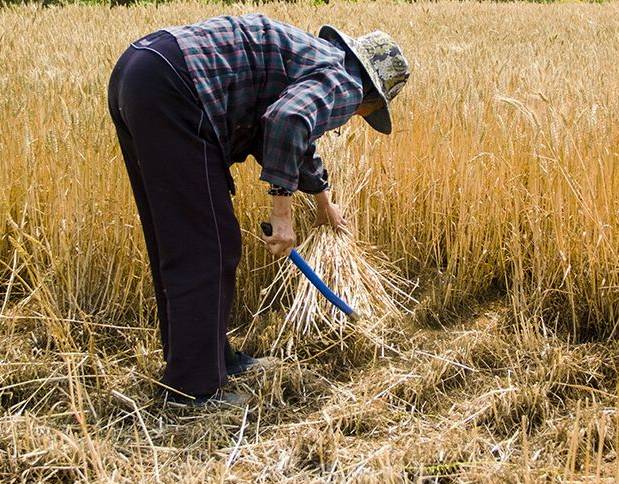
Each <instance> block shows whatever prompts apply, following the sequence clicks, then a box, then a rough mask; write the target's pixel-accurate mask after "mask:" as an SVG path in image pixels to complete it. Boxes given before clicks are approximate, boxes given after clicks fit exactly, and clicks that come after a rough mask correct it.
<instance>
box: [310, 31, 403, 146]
mask: <svg viewBox="0 0 619 484" xmlns="http://www.w3.org/2000/svg"><path fill="white" fill-rule="evenodd" d="M318 37H320V38H322V39H325V40H328V41H330V40H333V39H337V40H339V41H340V42H342V43H343V44H344V45H345V46H346V47H347V48H348V50H349V51H350V52H351V53H352V54H353V55H354V56H355V57H356V58H357V60H358V61H359V62H360V63H361V65H362V66H363V69H364V70H365V72H366V73H367V75H368V77H369V78H370V80H371V81H372V84H373V86H374V89H375V90H376V92H377V93H378V95H379V97H380V98H381V100H382V101H383V106H382V107H381V108H379V109H378V110H376V111H374V112H373V113H372V114H368V115H367V116H364V118H365V120H366V121H367V122H368V124H369V125H370V126H372V128H374V129H375V130H376V131H379V132H381V133H384V134H389V133H391V113H390V112H389V103H390V102H391V100H392V99H393V98H394V97H395V96H396V95H397V94H398V93H399V92H400V91H401V90H402V88H403V87H404V84H405V83H406V80H407V79H408V77H409V75H410V70H409V64H408V61H407V60H406V57H404V54H403V53H402V49H400V47H399V46H398V44H396V42H395V41H394V40H393V39H392V38H391V36H389V34H386V33H385V32H381V31H380V30H376V31H374V32H370V33H369V34H366V35H362V36H361V37H357V38H352V37H349V36H348V35H346V34H344V33H343V32H340V31H339V30H337V29H336V28H335V27H332V26H331V25H323V26H322V27H321V28H320V32H319V33H318Z"/></svg>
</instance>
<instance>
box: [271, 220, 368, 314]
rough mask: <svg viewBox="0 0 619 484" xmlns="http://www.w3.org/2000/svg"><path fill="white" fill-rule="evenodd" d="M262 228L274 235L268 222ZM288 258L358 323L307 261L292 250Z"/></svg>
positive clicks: (351, 311)
mask: <svg viewBox="0 0 619 484" xmlns="http://www.w3.org/2000/svg"><path fill="white" fill-rule="evenodd" d="M260 228H261V229H262V232H263V233H264V235H266V236H267V237H270V236H271V235H273V227H272V226H271V224H270V223H268V222H262V223H261V224H260ZM288 258H289V259H290V260H291V261H292V263H293V264H294V265H295V266H297V267H298V268H299V270H300V271H301V272H302V273H303V275H304V276H305V277H307V279H308V280H309V281H310V282H311V283H312V285H313V286H314V287H315V288H316V289H318V291H320V293H321V294H322V295H323V296H324V297H325V298H327V300H329V302H330V303H331V304H333V305H334V306H335V307H336V308H338V309H339V310H340V311H342V312H343V313H344V314H346V315H347V316H348V317H349V318H350V319H351V320H353V321H358V320H359V319H360V316H359V314H358V313H357V312H355V310H354V309H353V308H351V307H350V306H349V305H348V304H346V303H345V302H344V301H342V299H341V298H340V297H339V296H338V295H337V294H335V293H334V292H333V291H332V290H331V289H330V288H329V286H327V285H326V284H325V283H324V282H323V281H322V279H321V278H320V277H318V274H316V273H315V272H314V270H313V269H312V268H311V267H310V266H309V264H308V263H307V262H305V259H303V257H301V254H299V253H298V252H297V251H296V249H292V251H291V252H290V255H289V256H288Z"/></svg>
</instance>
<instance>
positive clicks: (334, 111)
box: [260, 68, 363, 255]
mask: <svg viewBox="0 0 619 484" xmlns="http://www.w3.org/2000/svg"><path fill="white" fill-rule="evenodd" d="M348 79H349V78H348V74H347V73H346V71H345V70H343V68H342V69H341V70H340V69H338V68H332V69H331V68H327V69H319V70H316V71H315V72H313V73H312V74H311V75H309V76H306V77H305V78H303V79H300V80H298V81H297V82H295V83H294V84H292V85H291V86H289V87H288V88H287V89H286V90H284V92H282V94H281V95H280V97H279V98H278V99H277V100H276V101H275V102H274V103H273V104H271V105H270V106H269V107H268V109H267V110H266V111H265V113H264V115H263V116H262V117H261V123H262V132H263V146H262V148H263V151H262V157H261V158H262V171H261V174H260V179H261V180H264V181H267V182H269V183H270V184H271V185H276V186H278V187H281V188H283V189H285V190H287V191H289V192H290V194H292V193H293V192H294V191H296V190H297V189H298V188H299V178H300V173H301V165H302V164H303V162H304V161H305V156H306V154H307V153H308V150H310V148H311V147H312V145H313V142H314V141H315V139H317V138H318V137H319V136H321V135H322V134H323V133H324V132H325V131H326V130H327V129H332V128H335V127H338V126H341V125H342V124H344V123H345V122H346V121H348V119H350V117H351V116H352V115H353V114H354V112H355V110H356V108H357V107H358V105H359V103H360V102H361V100H362V96H363V92H362V89H361V88H360V87H359V88H358V89H353V88H352V87H350V86H349V84H350V83H348V84H346V81H347V80H348ZM344 85H347V86H348V87H347V89H348V90H345V89H344V88H343V87H342V86H344ZM321 165H322V163H321ZM324 197H325V195H323V196H321V197H320V203H321V207H322V209H323V211H324V212H325V214H326V216H327V220H328V221H331V220H334V221H335V222H336V223H337V224H338V225H339V224H341V219H340V218H338V217H337V216H336V215H337V214H338V213H339V209H338V208H337V207H336V206H334V205H333V204H331V203H328V204H325V203H324V201H325V199H324ZM290 198H291V197H290V196H281V197H280V196H277V195H276V196H273V208H272V212H271V217H270V219H271V223H272V225H273V235H272V236H271V237H266V236H265V237H263V239H264V240H265V241H266V243H267V246H268V248H269V250H270V251H271V252H272V253H273V254H275V255H282V254H289V253H290V250H291V249H292V247H294V244H295V243H296V237H295V235H294V230H293V227H292V208H291V207H292V202H291V200H290ZM327 200H328V198H327Z"/></svg>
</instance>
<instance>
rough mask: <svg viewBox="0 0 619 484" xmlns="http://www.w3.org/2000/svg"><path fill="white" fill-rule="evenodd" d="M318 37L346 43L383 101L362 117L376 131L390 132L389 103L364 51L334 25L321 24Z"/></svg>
mask: <svg viewBox="0 0 619 484" xmlns="http://www.w3.org/2000/svg"><path fill="white" fill-rule="evenodd" d="M318 37H320V38H321V39H325V40H331V39H334V38H335V39H338V40H340V41H341V42H342V43H343V44H344V45H346V47H348V49H349V50H350V52H351V53H352V54H353V55H354V56H355V57H356V58H357V60H358V61H359V63H360V64H361V66H362V67H363V69H364V70H365V72H366V73H367V75H368V77H369V78H370V80H371V81H372V84H373V85H374V88H375V89H376V92H378V94H379V95H380V97H381V99H382V101H383V107H382V108H380V109H378V110H377V111H374V112H373V113H372V114H369V115H367V116H364V117H363V118H364V119H365V120H366V122H367V123H368V124H369V125H370V126H371V127H372V128H374V129H375V130H376V131H378V132H380V133H383V134H390V133H391V129H392V128H391V112H390V111H389V103H388V102H387V98H386V96H385V93H384V92H383V86H382V82H381V81H380V78H379V77H378V73H377V72H376V70H375V69H374V68H373V67H372V63H371V62H370V60H369V59H368V58H367V57H366V55H365V51H364V50H363V49H359V48H358V47H357V45H356V44H357V42H356V41H355V39H353V38H352V37H349V36H348V35H346V34H344V33H342V32H340V31H339V30H337V29H336V28H335V27H332V26H331V25H323V26H322V27H321V28H320V32H319V33H318Z"/></svg>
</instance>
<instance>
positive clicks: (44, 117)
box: [0, 1, 619, 482]
mask: <svg viewBox="0 0 619 484" xmlns="http://www.w3.org/2000/svg"><path fill="white" fill-rule="evenodd" d="M253 11H261V12H264V13H266V14H269V15H271V16H273V17H274V18H277V19H279V20H283V21H286V22H290V23H293V24H295V25H297V26H299V27H301V28H303V29H305V30H308V31H310V32H314V33H315V32H317V31H318V28H319V27H320V25H321V24H323V23H330V24H332V25H335V26H337V27H340V28H341V29H343V30H344V31H346V32H347V33H349V34H351V35H361V34H363V33H366V32H367V31H369V30H373V29H381V30H385V31H387V32H390V33H392V34H393V36H394V37H395V38H396V39H397V40H398V41H399V42H400V43H401V44H402V46H403V48H404V50H405V52H406V54H407V56H408V58H409V59H410V61H411V67H412V77H411V79H410V81H409V82H408V84H407V86H406V88H405V89H404V91H403V92H402V93H401V94H400V96H399V97H398V98H397V100H396V101H395V103H394V125H395V129H394V133H393V135H392V136H390V137H384V136H381V135H378V134H375V133H372V132H371V131H370V130H369V129H368V128H367V127H366V126H365V125H364V124H363V123H361V122H359V121H356V120H355V121H353V122H352V123H350V125H349V126H348V127H347V128H346V129H345V130H342V132H341V134H340V135H339V136H338V135H336V134H329V135H327V136H326V139H325V140H324V143H323V149H322V151H323V154H324V158H325V160H326V163H327V167H328V168H329V169H330V171H331V173H334V174H335V177H336V178H337V172H338V170H342V169H343V168H342V167H344V166H346V167H351V166H352V167H355V169H356V170H358V176H359V177H362V176H365V174H366V173H369V175H368V179H367V184H366V185H365V186H364V187H363V189H362V190H361V192H360V193H359V195H358V196H357V197H356V198H355V204H354V206H348V207H347V209H348V215H349V217H350V218H351V220H352V222H353V224H354V226H355V229H356V231H357V233H358V236H359V238H360V239H361V240H363V241H365V242H369V243H371V244H374V245H376V246H377V247H379V248H380V249H381V250H382V251H384V252H385V253H386V254H387V256H389V258H390V259H391V260H392V261H394V262H395V263H396V265H397V266H398V267H399V269H400V271H401V272H402V274H405V275H406V276H407V277H409V278H411V279H414V280H417V279H419V284H420V285H419V288H418V289H417V290H416V291H415V297H416V298H417V299H418V300H419V304H417V305H415V306H414V307H411V308H410V309H411V310H413V315H412V316H411V317H409V318H407V319H406V320H405V321H404V322H399V324H401V325H402V327H401V328H400V329H401V330H402V332H403V333H402V334H400V336H399V337H398V338H397V339H395V340H393V341H389V342H388V343H389V349H388V350H386V351H381V352H377V353H376V354H372V355H367V354H362V355H358V354H356V353H355V351H356V350H355V347H354V346H350V347H348V346H346V347H344V348H335V349H333V348H329V349H328V351H327V349H326V350H325V352H324V353H323V354H321V355H320V356H319V357H316V358H310V357H308V355H307V353H308V351H310V350H309V349H307V348H306V349H305V350H304V351H303V352H302V351H301V349H302V348H301V347H299V348H296V347H295V348H292V349H289V351H288V353H287V356H286V360H285V364H284V365H283V367H282V368H281V369H279V370H278V371H276V372H274V373H269V374H266V375H261V376H255V377H247V378H242V379H238V381H235V382H233V384H232V386H233V387H238V388H240V389H244V390H246V391H252V392H254V393H255V394H256V397H257V398H258V399H259V401H260V402H261V405H260V407H259V409H258V410H257V411H256V412H252V413H245V412H244V411H242V410H240V411H232V410H230V411H225V412H210V413H209V412H206V413H204V412H187V411H184V412H181V411H170V410H169V409H168V410H162V409H161V408H159V406H158V404H157V401H156V400H155V399H154V398H153V391H154V388H155V381H156V379H157V378H158V376H159V373H160V371H161V365H162V363H161V361H160V354H161V352H160V349H159V344H158V335H157V332H156V324H155V321H154V299H153V295H152V291H151V288H150V274H149V272H148V261H147V257H146V251H145V248H144V243H143V239H142V235H141V229H140V225H139V219H138V218H137V212H136V210H135V207H134V204H133V199H132V195H131V191H130V187H129V183H128V180H127V177H126V174H125V172H124V167H123V165H122V159H121V157H120V151H119V148H118V146H117V143H116V139H115V135H114V132H113V125H112V123H111V121H110V119H109V116H108V113H107V108H106V98H105V94H106V86H107V80H108V77H109V74H110V72H111V69H112V67H113V65H114V63H115V61H116V59H117V58H118V56H119V55H120V54H121V53H122V52H123V50H124V49H125V48H126V47H127V46H128V43H129V42H131V41H132V40H135V39H136V38H138V37H140V36H142V35H144V34H146V33H148V32H150V31H153V30H156V29H158V28H162V27H165V26H168V25H175V24H182V23H192V22H195V21H197V20H199V19H202V18H206V17H209V16H213V15H217V14H221V13H228V14H241V13H245V12H253ZM618 58H619V6H618V5H617V4H616V3H607V4H560V5H552V6H550V5H533V4H521V3H514V4H479V3H466V2H465V3H441V2H439V3H432V4H424V3H421V4H415V5H411V4H403V3H390V2H382V1H381V2H370V3H366V2H355V3H343V2H331V3H330V4H329V5H320V6H315V5H313V4H312V3H298V4H278V3H274V4H267V5H260V6H251V5H242V4H241V5H228V6H224V5H204V4H199V3H173V4H165V5H162V6H159V7H156V6H154V5H148V6H134V7H131V8H124V7H121V8H112V9H110V8H108V7H105V6H68V7H62V8H61V7H53V8H47V9H41V8H38V7H35V6H21V7H7V8H3V9H0V65H1V66H2V71H1V72H0V119H1V120H2V128H1V129H0V187H2V190H0V235H1V236H2V238H1V239H0V319H1V320H2V321H1V324H0V410H1V411H2V413H1V416H0V479H2V480H3V481H7V482H18V481H28V480H40V479H44V478H49V479H52V480H60V479H67V480H74V479H78V480H82V481H95V480H101V481H109V480H112V481H127V482H136V481H149V482H150V481H154V480H161V481H165V482H172V481H179V480H182V481H183V482H185V481H204V480H207V479H213V480H223V479H229V480H235V479H236V480H249V479H252V480H258V481H286V480H290V481H298V480H312V479H318V480H333V481H338V480H361V481H363V480H367V481H373V480H383V481H384V480H387V481H389V480H390V481H393V482H401V481H406V480H411V481H415V480H418V479H422V478H423V477H424V476H435V477H436V478H438V477H439V476H441V479H443V481H441V482H449V481H451V480H455V481H458V480H463V481H471V480H473V481H487V480H492V481H497V482H499V481H505V480H508V481H512V482H514V481H525V482H527V481H529V482H530V481H537V480H541V479H550V480H555V479H565V480H569V479H575V480H581V481H587V480H588V481H595V480H599V479H605V480H607V481H608V482H614V480H615V479H618V478H619V467H618V464H617V462H618V460H617V449H618V447H619V434H618V432H617V427H618V423H619V414H618V412H617V399H618V393H617V364H618V363H619V361H618V354H619V344H618V343H617V336H618V333H619V195H618V193H619V153H618V151H617V147H618V146H619V96H617V93H618V92H619V62H617V59H618ZM338 167H340V168H339V169H338ZM348 173H350V172H349V171H348ZM257 176H258V170H257V167H256V164H255V163H254V162H253V161H249V160H248V162H247V163H245V164H244V165H243V166H240V167H237V168H235V178H236V180H237V185H238V191H239V196H238V197H236V199H235V206H236V210H237V215H238V217H239V220H240V222H241V225H242V227H243V228H244V229H245V232H244V243H245V245H244V252H243V259H242V262H241V267H240V270H239V297H238V301H237V308H236V309H237V310H236V312H235V321H234V322H233V324H232V328H231V329H234V331H233V333H232V336H233V338H234V340H235V341H236V342H237V343H239V342H241V341H243V339H244V338H243V337H244V336H245V335H246V330H247V327H248V324H249V322H250V321H251V319H252V314H253V313H254V312H255V311H256V310H257V307H258V302H259V299H260V295H261V294H260V292H261V290H262V289H263V288H264V287H266V286H267V285H268V284H269V283H270V281H271V280H272V278H273V276H274V274H275V270H276V264H272V262H273V260H272V258H271V257H270V256H269V255H268V254H267V253H266V251H265V250H264V248H263V247H262V245H261V244H260V243H259V242H257V239H256V237H255V236H256V233H257V223H258V221H260V220H262V219H264V218H265V217H266V215H267V213H268V198H267V196H266V195H265V194H264V186H263V184H262V183H260V182H258V181H257ZM346 189H347V187H346V186H345V185H344V184H343V183H341V184H340V185H339V186H338V184H337V180H336V185H335V187H334V193H335V195H336V197H338V196H340V197H341V196H342V194H345V193H346ZM338 193H339V194H340V195H338ZM300 198H301V197H297V200H298V201H299V205H298V210H297V214H296V215H297V217H298V220H299V228H300V237H301V238H302V237H303V236H304V235H305V234H306V233H307V228H306V223H305V221H306V220H308V218H309V217H310V216H309V214H308V213H307V210H305V208H304V207H305V205H304V204H302V203H300ZM278 317H279V316H278V315H277V314H274V315H273V314H272V315H270V316H264V317H261V319H260V324H261V325H262V327H263V328H264V332H263V334H262V336H260V335H256V333H252V334H251V338H249V339H248V340H246V341H245V344H246V347H247V348H250V349H252V350H255V351H258V352H262V353H265V352H267V351H268V349H269V348H270V346H269V341H268V336H269V335H270V334H272V332H273V331H274V330H275V329H276V328H277V324H278ZM299 336H302V335H299ZM353 338H354V335H353ZM300 340H302V338H300ZM351 362H354V364H352V363H351ZM113 391H114V392H116V393H113Z"/></svg>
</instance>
